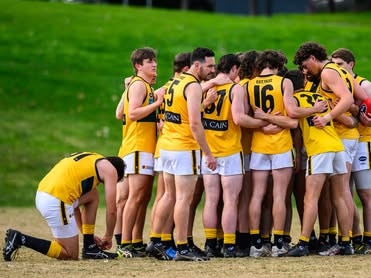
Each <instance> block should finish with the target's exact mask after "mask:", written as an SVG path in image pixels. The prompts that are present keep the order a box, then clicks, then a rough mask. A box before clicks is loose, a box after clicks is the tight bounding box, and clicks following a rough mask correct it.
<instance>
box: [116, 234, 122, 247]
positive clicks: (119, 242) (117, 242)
mask: <svg viewBox="0 0 371 278" xmlns="http://www.w3.org/2000/svg"><path fill="white" fill-rule="evenodd" d="M121 236H122V234H116V235H115V240H116V245H118V246H120V245H121Z"/></svg>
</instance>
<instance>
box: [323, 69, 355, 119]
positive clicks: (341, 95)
mask: <svg viewBox="0 0 371 278" xmlns="http://www.w3.org/2000/svg"><path fill="white" fill-rule="evenodd" d="M321 79H322V84H325V85H326V87H327V88H329V89H330V90H331V91H332V92H334V94H335V95H336V96H337V98H338V99H339V101H338V103H337V104H336V106H335V107H334V108H333V109H332V110H331V111H330V112H329V113H328V114H327V115H326V116H327V117H326V116H325V117H324V118H325V119H326V120H327V122H329V121H330V120H332V119H335V118H336V117H338V116H340V115H341V114H343V113H344V112H346V111H348V109H349V108H350V106H351V105H352V104H353V103H354V100H353V96H352V94H351V93H350V92H349V89H348V88H347V87H346V85H345V83H344V81H343V79H341V77H340V76H339V74H338V73H337V72H336V71H334V70H331V69H324V70H323V71H322V74H321Z"/></svg>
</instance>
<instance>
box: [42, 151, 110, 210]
mask: <svg viewBox="0 0 371 278" xmlns="http://www.w3.org/2000/svg"><path fill="white" fill-rule="evenodd" d="M103 158H104V156H102V155H100V154H97V153H91V152H78V153H73V154H71V155H70V156H68V157H66V158H64V159H62V160H61V161H59V162H58V163H57V164H56V165H55V166H54V167H53V168H52V169H51V170H50V171H49V173H48V174H47V175H46V176H45V177H44V178H43V179H42V180H41V181H40V183H39V186H38V188H37V190H38V191H42V192H46V193H48V194H50V195H52V196H54V197H56V198H57V199H59V200H61V201H63V202H64V203H66V204H69V205H72V203H73V202H75V201H76V200H77V199H79V198H80V197H81V196H82V195H84V194H85V193H87V192H89V191H91V190H92V189H94V188H96V187H97V185H98V184H99V183H100V182H101V180H100V177H99V176H98V172H97V168H96V163H97V161H99V160H100V159H103Z"/></svg>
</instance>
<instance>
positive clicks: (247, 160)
mask: <svg viewBox="0 0 371 278" xmlns="http://www.w3.org/2000/svg"><path fill="white" fill-rule="evenodd" d="M250 160H251V154H245V155H244V156H243V165H244V167H245V172H248V171H250Z"/></svg>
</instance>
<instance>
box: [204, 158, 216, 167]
mask: <svg viewBox="0 0 371 278" xmlns="http://www.w3.org/2000/svg"><path fill="white" fill-rule="evenodd" d="M204 157H205V163H206V166H207V167H208V168H209V169H211V170H213V171H214V170H215V169H216V159H215V157H214V156H213V155H212V154H208V155H207V154H204Z"/></svg>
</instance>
